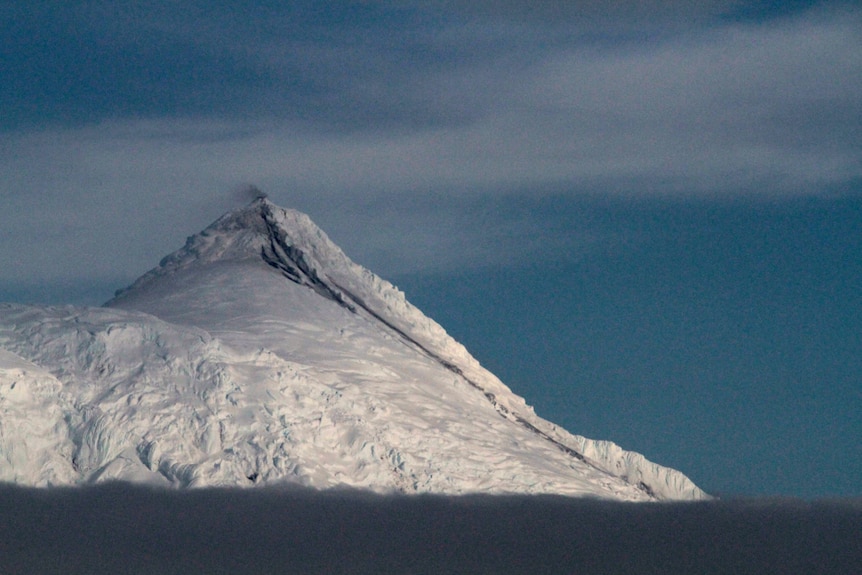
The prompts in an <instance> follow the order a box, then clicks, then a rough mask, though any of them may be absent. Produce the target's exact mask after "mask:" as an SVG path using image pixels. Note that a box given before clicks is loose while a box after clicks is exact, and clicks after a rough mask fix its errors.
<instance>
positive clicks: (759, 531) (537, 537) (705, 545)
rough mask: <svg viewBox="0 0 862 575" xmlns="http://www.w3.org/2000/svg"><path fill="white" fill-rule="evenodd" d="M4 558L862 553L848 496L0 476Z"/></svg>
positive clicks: (64, 565)
mask: <svg viewBox="0 0 862 575" xmlns="http://www.w3.org/2000/svg"><path fill="white" fill-rule="evenodd" d="M0 507H2V509H3V510H4V513H3V515H2V517H0V570H2V571H3V572H4V573H9V574H12V573H27V574H28V575H49V574H60V573H62V574H63V575H75V574H78V573H81V574H83V573H87V574H88V575H96V574H101V573H106V574H107V573H111V574H113V573H120V572H122V573H128V574H130V575H131V574H136V573H155V572H158V573H162V574H164V575H169V574H173V573H176V574H186V573H204V572H205V573H211V574H216V573H230V574H231V575H242V574H245V573H254V574H260V573H282V574H289V573H302V574H304V575H310V574H314V573H341V574H345V575H346V574H353V573H356V574H359V573H413V574H416V575H418V574H422V573H429V574H430V573H434V574H437V573H470V574H471V575H478V574H482V573H489V574H490V573H493V574H494V575H506V574H516V573H523V574H531V575H532V574H534V573H543V574H546V575H551V574H555V573H560V574H562V573H566V574H568V573H592V574H612V573H638V574H641V575H650V574H656V575H658V574H661V575H665V574H667V573H699V574H702V575H717V574H734V575H737V574H740V573H757V574H758V575H770V574H773V575H778V574H787V575H790V574H793V575H796V574H798V573H806V574H807V575H818V574H830V575H841V574H847V575H850V574H851V573H855V572H856V571H855V570H856V569H857V568H858V565H859V564H860V562H862V550H860V548H859V545H858V542H859V538H860V537H862V506H860V503H859V501H858V500H856V501H854V500H846V501H832V502H827V501H822V502H817V503H808V502H803V501H798V500H750V501H744V500H743V501H730V502H707V503H696V504H621V503H613V502H607V501H599V500H585V499H568V498H564V497H543V496H535V497H503V496H481V495H477V496H464V497H449V498H446V497H436V496H411V497H406V496H389V497H385V496H378V495H370V494H367V493H360V492H352V491H343V492H339V491H333V492H324V493H321V492H315V491H308V490H303V489H298V488H297V489H292V490H288V491H280V490H278V489H267V490H228V489H223V490H219V489H209V490H191V491H161V490H153V489H149V488H142V487H133V486H129V485H123V484H108V485H102V486H98V487H79V488H73V489H41V490H40V489H23V488H17V487H11V486H8V485H7V486H0Z"/></svg>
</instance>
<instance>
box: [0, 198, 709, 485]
mask: <svg viewBox="0 0 862 575" xmlns="http://www.w3.org/2000/svg"><path fill="white" fill-rule="evenodd" d="M109 479H121V480H129V481H137V482H151V483H156V484H165V485H172V486H180V487H185V486H204V485H229V486H252V485H259V484H277V483H281V482H290V483H298V484H303V485H308V486H312V487H315V488H329V487H335V486H353V487H359V488H366V489H372V490H375V491H379V492H390V491H397V492H437V493H450V494H457V493H468V492H490V493H559V494H568V495H589V496H598V497H607V498H615V499H623V500H636V501H637V500H655V499H699V498H704V497H706V495H705V494H704V493H703V492H702V491H701V490H700V489H698V488H697V487H696V486H695V485H694V484H693V483H692V482H691V481H690V480H689V479H688V478H687V477H685V476H684V475H683V474H681V473H680V472H678V471H675V470H672V469H668V468H665V467H662V466H660V465H657V464H655V463H652V462H650V461H647V460H646V459H645V458H644V457H643V456H642V455H640V454H637V453H632V452H628V451H624V450H623V449H621V448H620V447H618V446H617V445H615V444H613V443H611V442H607V441H594V440H590V439H586V438H583V437H580V436H577V435H571V434H570V433H568V432H567V431H565V430H563V429H560V428H559V427H557V426H555V425H554V424H552V423H550V422H548V421H545V420H544V419H542V418H540V417H538V416H537V415H536V414H535V413H534V412H533V410H532V408H531V407H529V406H528V405H527V404H526V403H525V402H524V400H523V399H522V398H521V397H519V396H517V395H516V394H514V393H513V392H512V391H511V390H510V389H509V388H508V387H506V386H505V385H504V384H503V383H502V382H501V381H500V380H499V379H497V378H496V377H495V376H494V375H493V374H491V373H490V372H488V371H487V370H485V369H484V368H482V367H481V366H480V365H479V363H478V362H477V361H476V360H475V359H474V358H473V357H472V356H470V354H469V353H468V352H467V350H466V349H465V348H464V347H463V346H462V345H460V344H459V343H457V342H456V341H454V340H453V339H452V338H451V337H449V336H448V335H447V334H446V332H445V331H444V330H443V328H441V327H440V326H439V325H438V324H436V323H435V322H434V321H432V320H431V319H429V318H428V317H426V316H425V315H423V314H422V312H420V311H419V310H418V309H416V308H415V307H413V306H412V305H411V304H410V303H408V302H407V300H406V299H405V298H404V295H403V294H402V293H401V292H400V291H399V290H398V289H397V288H395V287H394V286H393V285H392V284H390V283H389V282H386V281H385V280H382V279H380V278H379V277H377V276H376V275H374V274H373V273H371V272H370V271H368V270H366V269H364V268H362V267H360V266H359V265H357V264H355V263H353V262H352V261H350V260H349V259H348V258H347V256H345V255H344V253H343V252H342V251H341V249H339V248H338V247H337V246H336V245H335V244H333V243H332V242H331V241H330V240H329V239H328V238H327V236H326V235H325V234H324V233H323V232H322V231H321V230H320V229H319V228H318V227H317V226H315V225H314V223H312V221H311V220H310V219H309V218H308V216H306V215H304V214H301V213H299V212H296V211H292V210H285V209H282V208H279V207H277V206H275V205H273V204H272V203H271V202H269V201H268V200H267V199H265V198H258V199H257V200H255V201H254V202H252V203H251V204H249V205H248V206H246V207H244V208H242V209H238V210H234V211H232V212H229V213H228V214H226V215H224V216H223V217H221V218H220V219H219V220H217V221H216V222H215V223H213V224H212V225H211V226H209V227H208V228H207V229H205V230H204V231H203V232H201V233H200V234H197V235H195V236H192V237H190V238H189V239H188V241H187V242H186V245H185V247H183V248H182V249H180V250H179V251H177V252H175V253H173V254H171V255H169V256H168V257H166V258H165V259H164V260H162V262H161V264H160V265H159V266H158V267H157V268H155V269H153V270H152V271H150V272H148V273H147V274H145V275H144V276H143V277H141V278H140V279H139V280H138V281H136V282H135V283H134V284H133V285H132V286H131V287H129V288H127V289H126V290H123V291H122V292H119V293H118V295H117V297H115V298H114V299H113V300H111V301H110V302H108V303H107V304H106V306H105V307H102V308H76V307H33V306H23V305H13V304H5V305H2V306H0V480H3V481H12V482H16V483H20V484H26V485H65V484H79V483H87V482H94V481H105V480H109Z"/></svg>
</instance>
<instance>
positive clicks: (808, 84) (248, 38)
mask: <svg viewBox="0 0 862 575" xmlns="http://www.w3.org/2000/svg"><path fill="white" fill-rule="evenodd" d="M134 6H137V5H134ZM134 6H133V5H122V6H116V5H113V4H108V3H90V4H82V5H78V6H75V7H69V6H66V5H64V4H57V5H52V4H51V3H48V4H46V5H44V6H42V9H41V10H36V11H35V12H33V13H32V14H29V15H28V14H24V13H22V14H18V15H17V16H18V17H19V18H18V19H12V20H7V24H6V27H7V28H8V30H7V29H4V34H5V32H9V34H8V36H7V37H9V38H10V39H11V42H10V43H9V44H8V46H9V47H8V48H7V52H8V54H6V57H4V64H2V66H4V70H3V72H4V78H7V79H8V81H4V82H3V86H2V87H0V99H2V102H3V107H4V110H8V111H9V113H8V114H4V118H3V125H5V127H6V129H5V130H4V131H3V132H0V185H2V188H3V194H4V198H5V199H4V202H6V206H7V207H8V208H9V209H4V210H3V211H2V215H0V224H2V227H3V229H4V230H6V236H7V237H8V238H14V241H13V240H10V242H9V243H7V244H5V245H6V246H8V247H7V248H6V249H4V250H3V252H2V254H0V263H2V266H0V268H2V270H3V272H2V273H0V279H4V280H6V281H8V280H10V279H11V278H12V277H22V276H30V275H33V274H36V275H39V276H40V277H46V278H47V277H61V276H62V277H65V276H67V275H68V274H70V273H72V270H74V269H82V268H84V267H86V268H87V269H88V270H89V273H90V274H95V275H97V276H98V275H100V274H105V275H106V274H110V273H117V271H118V270H123V272H122V273H128V274H135V273H139V272H140V271H142V269H141V266H142V265H146V264H142V263H141V262H145V261H150V262H155V260H156V259H157V258H158V257H159V256H160V255H162V254H163V253H164V252H165V251H166V250H167V249H168V248H172V247H175V246H176V245H178V244H179V243H180V242H181V240H182V237H183V236H184V235H185V234H187V233H190V232H191V231H194V230H195V229H199V228H200V227H201V226H203V225H205V224H206V223H208V222H209V221H210V220H212V219H214V218H215V217H217V216H218V215H219V214H220V213H221V211H223V210H224V209H227V208H229V207H230V201H228V200H225V199H223V198H225V197H227V196H228V194H226V191H227V190H232V189H235V187H236V186H237V184H238V183H241V182H252V183H255V184H256V185H258V186H260V187H261V188H262V189H264V190H265V191H267V192H269V193H270V194H271V195H272V196H273V198H274V199H275V200H276V201H279V202H281V203H285V204H289V205H294V206H296V207H299V208H301V209H302V208H309V207H310V208H314V207H316V206H323V205H338V206H339V208H340V209H341V210H343V211H344V212H345V213H350V212H354V213H356V212H360V213H361V212H362V211H363V209H364V208H363V206H365V205H368V203H369V202H374V201H375V199H376V198H380V197H385V198H387V205H388V206H389V207H390V212H391V211H392V210H395V211H396V212H397V213H393V214H392V216H393V219H392V221H414V220H416V219H417V218H418V219H420V220H423V221H426V222H428V223H429V225H428V226H427V228H426V232H427V234H428V235H429V238H428V240H427V241H425V242H417V243H407V242H404V241H403V236H402V234H403V233H404V232H403V230H402V228H404V226H398V225H395V226H394V227H389V228H384V226H382V225H377V226H374V227H367V225H368V224H369V223H370V222H369V221H365V222H364V224H365V227H363V228H361V229H360V228H359V227H357V226H359V225H360V224H359V223H358V221H356V220H354V224H353V225H354V228H355V229H351V230H348V231H347V235H348V236H350V237H351V238H355V239H356V241H358V242H360V245H358V246H357V247H356V248H355V249H354V251H355V252H359V253H366V254H368V253H373V252H375V251H376V252H381V250H382V251H383V252H385V251H387V249H388V248H386V247H385V246H387V245H389V246H390V247H391V248H393V249H394V248H395V247H397V248H398V250H401V251H405V250H406V255H405V256H404V257H403V261H405V262H407V261H412V262H416V261H427V262H432V261H436V262H437V263H436V264H434V266H433V267H435V268H439V267H441V266H442V267H446V266H456V267H457V266H459V265H465V263H466V261H467V260H468V259H469V258H467V259H464V258H463V257H461V258H459V257H457V256H456V255H455V254H458V253H459V252H458V250H454V249H453V250H451V252H450V253H451V255H449V256H447V255H446V253H447V252H446V251H441V250H439V249H438V250H436V251H434V252H433V253H432V251H431V247H430V246H439V245H445V244H446V241H447V238H450V239H451V238H452V237H453V236H452V235H451V234H449V235H446V234H447V232H445V231H444V230H446V224H445V222H446V221H447V218H448V217H449V216H447V215H446V213H447V210H446V209H445V208H441V206H442V205H443V202H436V203H435V202H434V201H425V202H416V201H415V198H417V197H426V198H432V199H433V198H434V197H447V198H450V199H451V198H455V202H456V205H458V207H465V206H467V205H473V206H475V203H474V199H475V198H484V199H485V200H486V201H488V202H492V203H493V202H498V201H503V199H504V198H513V197H517V196H521V197H530V196H535V195H541V194H545V193H547V192H548V190H553V191H554V193H557V194H564V195H566V194H567V195H570V196H572V197H576V196H577V195H579V194H584V193H587V194H622V195H641V194H674V195H680V196H686V195H710V196H722V195H734V194H751V195H778V196H781V195H799V194H820V193H830V192H833V191H835V190H841V189H846V188H848V187H850V186H854V185H858V182H859V181H860V178H862V151H860V150H862V139H860V138H862V136H860V134H862V120H860V118H862V96H860V94H862V33H860V30H862V27H860V26H859V23H860V18H862V14H860V12H859V10H858V9H853V8H852V7H850V6H849V5H845V4H831V5H826V6H825V7H820V8H817V7H815V8H808V9H805V8H804V7H802V5H801V4H800V5H799V6H795V5H794V6H792V8H793V9H790V10H780V11H777V12H776V11H775V10H766V9H763V10H753V9H750V10H748V11H745V10H742V9H741V8H740V4H739V3H736V2H723V1H716V2H708V3H697V6H693V5H690V4H689V3H675V2H663V1H659V0H656V1H654V2H648V3H641V2H632V3H631V4H630V5H628V4H625V5H624V4H619V6H621V8H620V9H619V10H617V11H613V10H612V11H610V12H609V11H607V10H606V8H607V4H606V3H577V7H573V6H574V4H572V3H563V2H560V3H547V4H542V5H541V6H538V7H537V6H536V5H534V3H533V4H531V3H525V2H514V1H513V2H507V3H505V4H504V5H503V6H502V7H501V8H499V10H498V9H496V8H497V4H494V7H495V9H493V10H492V8H491V5H490V4H489V3H482V2H478V3H461V2H437V3H430V4H428V5H425V4H423V5H422V6H419V5H417V4H414V3H411V2H391V3H384V4H379V5H378V4H374V5H372V4H364V3H357V4H351V5H349V7H348V6H345V7H342V8H341V9H338V10H336V9H327V10H323V9H321V8H319V7H315V6H314V5H313V4H303V3H298V4H296V5H292V7H290V8H284V9H280V8H272V7H270V8H256V7H253V6H252V5H250V4H249V5H242V4H238V5H237V7H236V8H235V9H231V10H228V9H227V8H225V9H218V10H210V9H209V8H207V9H206V10H204V6H203V5H202V4H201V5H196V4H194V3H191V4H190V5H189V8H188V12H187V13H182V14H181V13H179V12H177V11H176V10H175V9H174V8H172V7H171V5H169V4H167V3H147V4H142V5H140V6H137V7H134ZM8 10H9V9H8V8H7V11H8ZM34 14H35V15H34ZM11 15H12V16H15V14H11ZM525 15H526V16H528V17H526V18H522V16H525ZM9 22H14V24H9ZM16 47H17V48H16ZM501 194H502V195H501ZM459 201H460V202H463V204H458V203H457V202H459ZM417 206H419V207H420V208H421V209H423V210H426V211H425V213H424V215H422V216H417V215H416V210H417ZM504 211H505V210H504ZM32 213H39V214H40V216H39V217H38V218H33V219H27V218H26V217H25V218H22V217H21V214H32ZM465 213H468V212H465ZM501 213H502V212H501ZM435 214H436V215H435ZM501 217H503V216H502V215H501ZM505 217H506V218H509V217H510V215H506V216H505ZM527 217H528V215H527ZM423 218H424V219H423ZM92 221H99V222H100V226H98V227H97V228H93V226H92V225H90V224H89V223H88V222H92ZM350 221H351V220H350V219H349V218H344V223H345V224H346V225H350ZM448 221H451V218H450V219H449V220H448ZM519 221H520V222H521V223H518V222H513V221H502V220H501V221H499V222H498V223H499V225H501V226H504V227H505V226H519V225H522V223H523V222H524V216H522V217H521V219H520V220H519ZM378 223H379V222H378ZM435 223H437V224H440V225H438V226H436V227H435V226H434V225H433V224H435ZM537 225H540V224H537ZM190 227H191V229H189V228H190ZM459 230H460V232H459V233H460V234H461V236H460V237H461V240H462V241H463V243H464V245H470V246H474V247H475V249H476V250H477V253H487V252H490V251H491V249H490V246H491V242H492V241H496V240H491V239H490V238H492V237H493V235H489V234H487V233H485V230H482V229H481V227H478V228H475V231H473V232H472V233H471V231H470V230H471V228H470V226H461V227H459ZM51 234H55V235H58V236H63V237H67V238H71V237H74V238H76V240H75V244H76V245H77V246H79V254H87V255H86V256H85V257H86V260H87V261H86V262H84V261H82V260H80V259H78V260H77V261H76V260H75V259H68V260H66V261H58V259H59V258H58V257H57V254H56V253H49V252H46V251H45V249H44V247H43V246H42V245H41V244H40V245H39V247H37V244H36V241H37V240H36V238H40V237H41V238H45V237H47V236H48V235H51ZM435 234H436V235H435ZM432 235H433V236H434V237H433V238H432V237H431V236H432ZM153 236H155V237H157V238H158V239H157V240H153V239H148V238H152V237H153ZM444 236H445V237H444ZM413 237H414V238H415V234H413ZM506 237H510V236H508V235H506ZM549 239H550V238H549ZM362 242H365V244H362ZM118 245H122V246H123V250H122V252H123V253H122V254H120V253H119V252H118V250H117V249H116V247H117V246H118ZM411 245H412V246H413V247H412V249H413V250H415V251H414V252H411V247H410V246H411ZM518 245H521V244H518ZM423 246H425V247H423ZM483 246H484V247H483ZM509 247H511V248H512V251H510V253H512V254H514V255H513V257H518V254H519V253H520V255H521V256H523V255H524V253H523V251H521V252H518V249H517V246H509ZM393 249H389V252H392V251H393ZM461 254H462V255H463V250H462V251H461ZM76 257H79V258H80V257H81V256H80V255H79V256H76ZM85 263H86V265H85ZM429 265H430V264H429ZM389 269H390V270H392V271H393V272H395V273H397V272H399V271H405V270H406V267H405V266H400V265H397V264H395V263H394V262H392V263H391V265H390V266H389ZM133 270H134V271H133Z"/></svg>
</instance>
